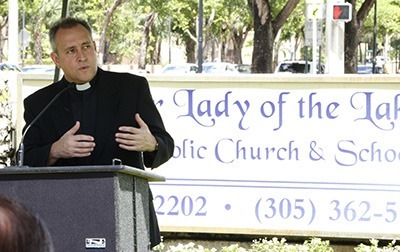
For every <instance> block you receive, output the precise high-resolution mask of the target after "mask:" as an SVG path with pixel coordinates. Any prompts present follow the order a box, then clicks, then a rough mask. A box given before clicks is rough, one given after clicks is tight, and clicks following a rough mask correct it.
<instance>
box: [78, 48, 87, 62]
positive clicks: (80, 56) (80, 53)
mask: <svg viewBox="0 0 400 252" xmlns="http://www.w3.org/2000/svg"><path fill="white" fill-rule="evenodd" d="M76 57H77V60H78V61H84V60H86V58H87V55H86V52H84V51H83V50H77V54H76Z"/></svg>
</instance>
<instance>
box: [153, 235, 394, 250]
mask: <svg viewBox="0 0 400 252" xmlns="http://www.w3.org/2000/svg"><path fill="white" fill-rule="evenodd" d="M370 242H371V244H370V245H364V244H360V245H358V246H357V247H355V248H354V251H355V252H400V246H399V245H396V241H395V240H394V241H392V242H390V243H389V244H387V245H386V246H383V247H379V246H378V243H379V241H378V240H376V239H371V240H370ZM156 249H157V250H159V251H161V252H333V251H334V250H333V248H332V247H331V246H330V242H329V241H328V240H322V239H320V238H311V239H309V240H306V241H304V243H303V244H288V243H287V242H286V239H285V238H281V239H278V238H276V237H274V238H272V239H270V240H268V239H267V238H264V239H259V240H254V241H253V243H252V244H251V247H250V248H249V249H245V248H242V247H240V246H239V245H238V244H232V245H230V246H225V247H223V248H222V249H220V250H218V249H215V248H211V249H208V248H204V247H203V246H201V245H196V244H195V243H193V242H189V243H188V244H178V245H176V246H169V247H168V248H166V246H165V245H164V244H163V243H161V244H160V245H158V246H157V247H156Z"/></svg>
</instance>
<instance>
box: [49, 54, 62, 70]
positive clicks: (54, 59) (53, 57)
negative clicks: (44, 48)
mask: <svg viewBox="0 0 400 252" xmlns="http://www.w3.org/2000/svg"><path fill="white" fill-rule="evenodd" d="M50 57H51V59H52V60H53V62H54V64H55V65H56V66H57V67H58V68H60V61H59V59H58V55H57V53H55V52H52V53H50Z"/></svg>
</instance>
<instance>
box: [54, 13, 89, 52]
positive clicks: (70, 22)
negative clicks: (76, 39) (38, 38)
mask: <svg viewBox="0 0 400 252" xmlns="http://www.w3.org/2000/svg"><path fill="white" fill-rule="evenodd" d="M77 25H82V26H83V27H85V28H86V30H88V32H89V34H90V38H91V39H92V28H91V27H90V25H89V24H88V23H87V22H86V21H85V20H83V19H79V18H74V17H66V18H61V19H60V20H58V21H56V22H55V23H54V24H53V25H52V26H51V27H50V31H49V38H50V45H51V49H52V50H53V52H57V45H56V42H55V38H56V33H57V32H58V30H59V29H68V28H73V27H75V26H77Z"/></svg>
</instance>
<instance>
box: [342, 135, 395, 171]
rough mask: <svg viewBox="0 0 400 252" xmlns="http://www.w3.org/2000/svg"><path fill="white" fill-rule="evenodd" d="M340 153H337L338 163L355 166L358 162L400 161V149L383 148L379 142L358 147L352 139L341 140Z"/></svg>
mask: <svg viewBox="0 0 400 252" xmlns="http://www.w3.org/2000/svg"><path fill="white" fill-rule="evenodd" d="M337 147H338V150H339V153H338V154H337V155H335V160H336V163H337V164H339V165H342V166H354V165H356V164H357V163H358V162H379V163H383V162H387V163H391V162H395V161H400V150H394V149H387V148H385V149H383V147H381V146H380V145H379V143H378V142H372V143H371V144H370V145H369V146H367V147H361V148H360V147H358V146H357V145H356V143H355V142H354V141H352V140H342V141H339V143H338V145H337Z"/></svg>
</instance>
